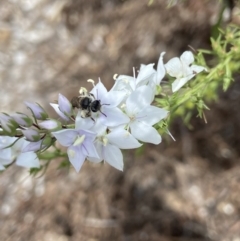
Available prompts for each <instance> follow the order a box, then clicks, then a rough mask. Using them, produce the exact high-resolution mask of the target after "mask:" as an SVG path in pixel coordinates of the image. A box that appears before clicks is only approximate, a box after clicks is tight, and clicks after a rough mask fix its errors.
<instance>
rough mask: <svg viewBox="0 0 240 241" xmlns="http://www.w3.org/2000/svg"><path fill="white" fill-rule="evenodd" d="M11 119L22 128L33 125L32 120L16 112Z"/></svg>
mask: <svg viewBox="0 0 240 241" xmlns="http://www.w3.org/2000/svg"><path fill="white" fill-rule="evenodd" d="M11 117H12V118H13V119H14V120H15V121H16V122H17V123H18V125H20V126H25V127H29V126H31V125H32V119H31V118H30V117H28V116H27V115H25V114H23V113H19V112H16V113H15V114H13V115H11Z"/></svg>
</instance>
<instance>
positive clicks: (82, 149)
mask: <svg viewBox="0 0 240 241" xmlns="http://www.w3.org/2000/svg"><path fill="white" fill-rule="evenodd" d="M164 54H165V53H162V54H161V55H160V58H159V61H158V65H157V69H156V70H155V69H154V68H153V66H154V64H148V65H142V66H141V68H140V70H139V73H138V75H137V76H126V75H119V76H118V77H117V78H115V79H116V82H115V84H114V86H113V87H112V89H111V90H110V91H109V92H108V91H107V89H106V88H105V87H104V85H103V84H102V82H101V81H99V83H98V84H97V85H96V86H94V88H93V89H92V90H91V91H90V93H89V95H88V94H86V93H85V94H84V95H83V96H81V95H80V97H79V102H80V106H79V107H80V111H79V113H78V115H77V118H76V122H75V130H60V131H58V132H54V133H52V134H53V135H54V136H55V137H56V139H57V140H58V141H59V142H60V144H62V145H63V146H67V147H68V156H69V160H70V162H71V163H72V165H73V166H74V168H75V169H76V171H79V170H80V168H81V166H82V164H83V162H84V161H85V159H88V160H89V161H91V162H96V163H98V162H101V161H103V160H104V161H105V162H107V163H109V164H110V165H111V166H113V167H115V168H116V169H119V170H123V156H122V152H121V149H133V148H138V147H140V146H141V145H142V143H143V142H147V143H153V144H159V143H160V142H161V136H160V134H159V133H158V131H157V130H156V129H155V128H154V127H153V125H154V124H156V123H158V122H159V121H161V120H162V119H164V118H166V116H167V114H168V111H166V110H164V109H161V108H158V107H156V106H153V105H152V103H153V101H154V97H155V93H156V88H157V86H158V85H159V84H160V83H161V80H162V79H163V77H164V76H165V75H166V72H167V73H168V74H169V75H171V76H173V77H176V80H175V81H174V82H173V85H172V86H173V91H176V90H178V89H179V88H180V87H182V86H183V85H184V84H185V83H186V82H187V81H188V80H190V79H191V78H192V77H193V76H195V75H196V73H198V72H200V71H202V70H203V69H204V68H203V67H200V66H193V65H192V66H189V65H190V64H191V63H192V62H193V60H194V58H193V55H192V53H191V52H189V51H186V52H184V53H183V55H182V56H181V57H180V59H179V58H173V59H171V60H170V61H169V62H168V63H167V64H166V65H164V63H163V55H164ZM134 75H135V74H134ZM83 92H84V91H82V89H81V90H80V93H83ZM86 96H88V97H86ZM86 98H89V102H88V103H87V104H86V106H84V102H85V100H86ZM81 101H82V102H81ZM96 104H97V105H98V107H99V108H97V107H96ZM84 107H89V109H88V108H86V109H87V112H88V115H89V117H85V116H84V118H83V117H82V111H83V110H84ZM92 107H93V108H92ZM95 107H96V108H95ZM59 109H61V108H60V107H59V108H58V110H59Z"/></svg>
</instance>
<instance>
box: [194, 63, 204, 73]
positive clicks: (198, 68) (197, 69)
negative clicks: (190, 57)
mask: <svg viewBox="0 0 240 241" xmlns="http://www.w3.org/2000/svg"><path fill="white" fill-rule="evenodd" d="M190 68H191V70H192V71H193V72H195V73H197V74H198V73H200V72H202V71H203V70H205V71H207V69H206V68H205V67H203V66H199V65H194V64H193V65H192V66H191V67H190Z"/></svg>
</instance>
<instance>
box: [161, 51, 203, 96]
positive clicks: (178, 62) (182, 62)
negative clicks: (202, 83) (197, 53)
mask: <svg viewBox="0 0 240 241" xmlns="http://www.w3.org/2000/svg"><path fill="white" fill-rule="evenodd" d="M193 61H194V56H193V54H192V52H191V51H185V52H184V53H183V54H182V55H181V56H180V58H178V57H175V58H172V59H170V60H169V61H168V62H167V63H166V64H165V68H166V70H167V73H168V74H169V75H170V76H172V77H175V78H176V80H175V81H174V82H173V83H172V91H173V92H176V91H178V90H179V89H180V88H181V87H182V86H183V85H185V84H186V83H187V82H188V81H189V80H190V79H192V78H193V77H194V76H195V75H196V74H198V73H200V72H201V71H203V70H206V68H204V67H203V66H199V65H191V64H192V63H193ZM190 65H191V66H190Z"/></svg>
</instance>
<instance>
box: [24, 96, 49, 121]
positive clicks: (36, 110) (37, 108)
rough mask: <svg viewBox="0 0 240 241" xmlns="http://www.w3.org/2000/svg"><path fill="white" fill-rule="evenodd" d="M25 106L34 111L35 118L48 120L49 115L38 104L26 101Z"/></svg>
mask: <svg viewBox="0 0 240 241" xmlns="http://www.w3.org/2000/svg"><path fill="white" fill-rule="evenodd" d="M25 105H26V106H27V107H28V108H29V109H30V110H31V111H32V114H33V116H34V117H35V118H36V119H37V120H45V119H47V118H48V114H47V113H46V111H45V110H44V109H43V108H42V107H41V106H40V105H39V104H38V103H30V102H27V101H25Z"/></svg>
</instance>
